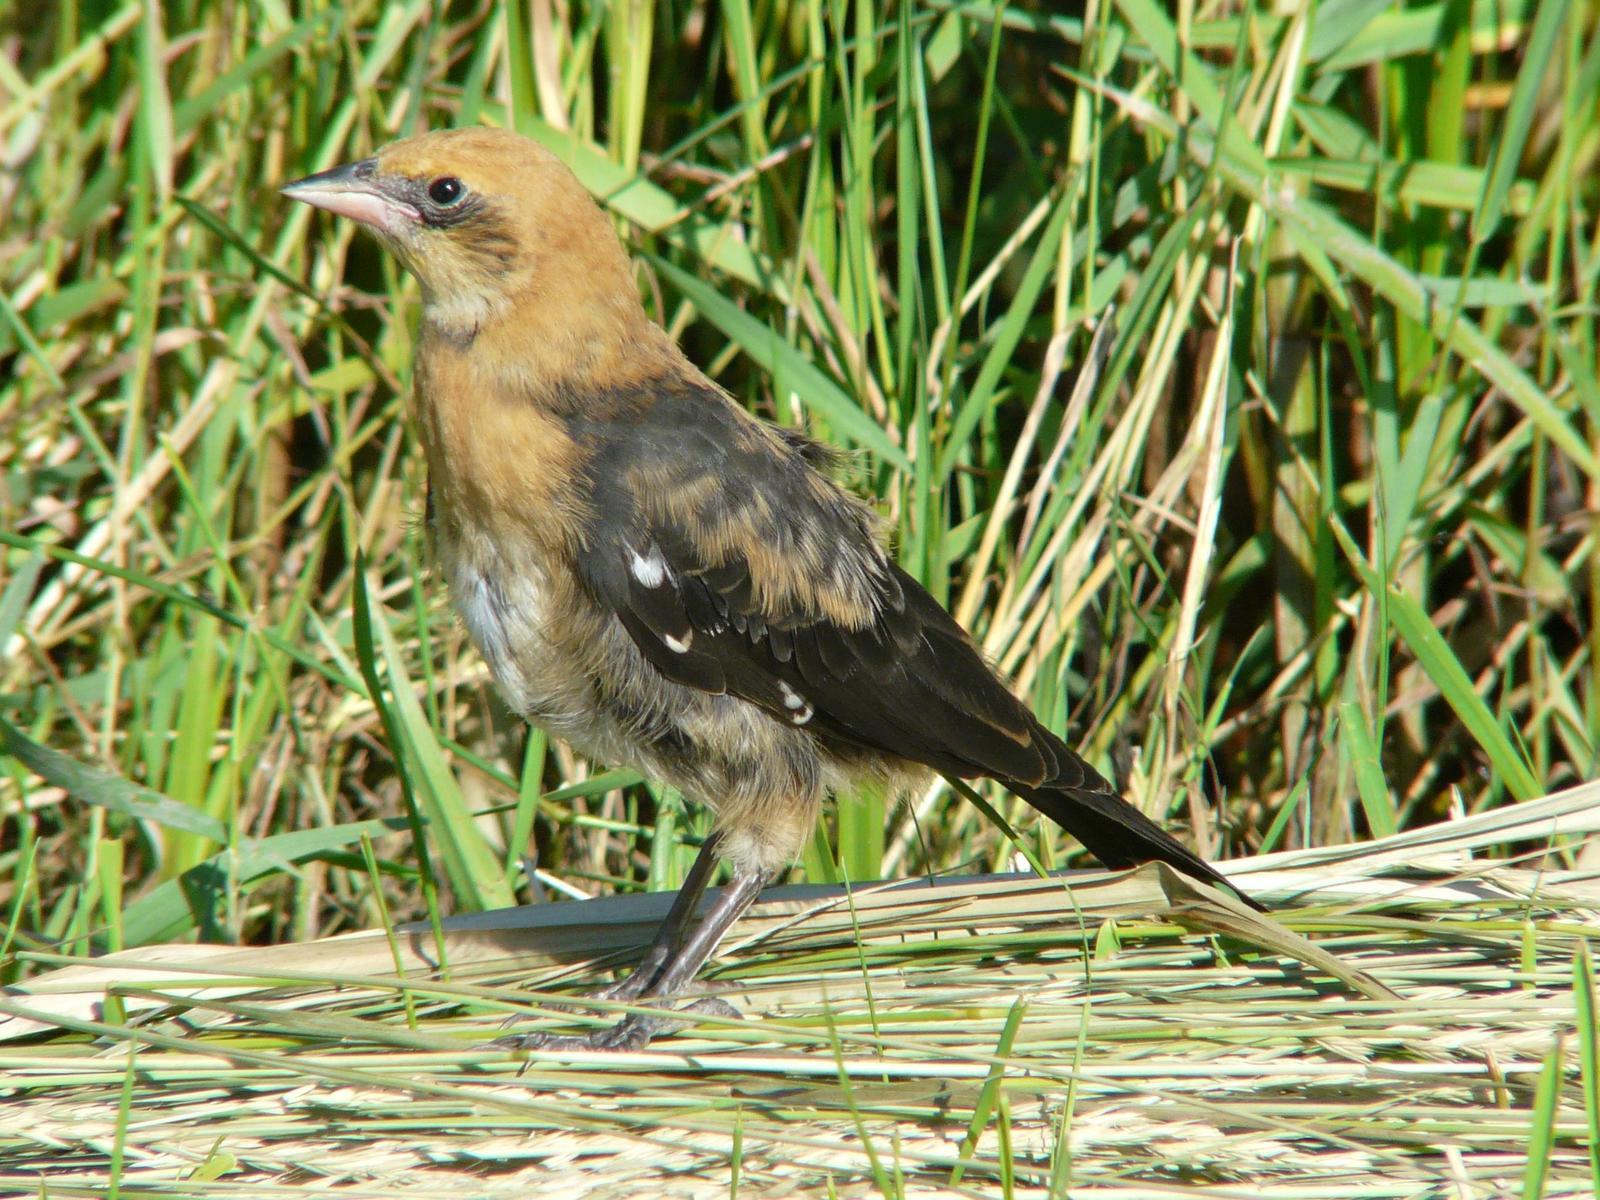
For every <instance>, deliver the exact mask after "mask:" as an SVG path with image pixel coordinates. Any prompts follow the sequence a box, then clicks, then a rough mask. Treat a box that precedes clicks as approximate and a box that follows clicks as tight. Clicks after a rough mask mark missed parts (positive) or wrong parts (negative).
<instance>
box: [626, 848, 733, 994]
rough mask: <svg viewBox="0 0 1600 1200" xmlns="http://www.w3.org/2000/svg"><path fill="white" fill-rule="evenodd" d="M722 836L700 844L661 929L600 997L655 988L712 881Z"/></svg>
mask: <svg viewBox="0 0 1600 1200" xmlns="http://www.w3.org/2000/svg"><path fill="white" fill-rule="evenodd" d="M722 838H723V835H722V831H721V830H717V831H716V832H714V833H712V835H711V836H710V837H708V838H707V839H706V840H705V842H704V844H702V845H701V847H700V854H699V855H698V857H696V858H695V860H694V865H693V866H691V867H690V868H689V874H688V875H686V876H685V877H684V880H683V886H682V887H680V888H679V889H678V894H677V895H676V896H675V897H673V900H672V908H671V909H670V910H668V912H667V916H666V920H664V921H662V922H661V928H659V929H658V930H656V936H655V939H654V940H653V941H652V942H651V943H650V946H649V949H647V950H646V951H645V952H644V957H643V958H642V959H640V960H639V965H638V966H636V967H635V968H634V969H633V970H632V971H631V972H630V973H629V975H628V977H627V978H626V979H621V980H618V981H617V982H616V983H614V984H612V985H611V986H610V987H608V988H604V989H602V990H601V991H599V992H597V993H595V994H596V995H597V996H598V997H599V998H600V999H602V1000H637V999H638V998H639V997H640V996H648V995H651V994H652V993H653V992H654V991H655V987H654V985H655V982H656V980H657V979H659V978H660V977H661V973H662V971H664V970H665V969H666V966H667V963H668V962H669V961H670V960H671V959H672V956H673V954H674V953H675V952H676V951H677V949H678V946H679V944H680V943H681V942H682V941H683V935H684V932H685V931H686V930H687V929H688V927H689V922H690V921H691V920H692V919H693V917H694V911H695V909H697V908H699V907H700V900H701V898H702V897H703V896H704V895H705V894H706V884H708V883H710V882H711V875H712V873H713V872H714V871H715V870H716V869H717V848H718V847H719V846H721V845H722Z"/></svg>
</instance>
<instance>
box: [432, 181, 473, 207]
mask: <svg viewBox="0 0 1600 1200" xmlns="http://www.w3.org/2000/svg"><path fill="white" fill-rule="evenodd" d="M466 194H467V185H466V184H464V183H462V182H461V180H459V179H457V178H456V177H455V176H454V175H442V176H440V177H439V178H438V179H435V180H434V181H433V182H432V183H430V184H429V185H428V199H429V200H432V201H433V202H434V203H435V204H437V205H439V206H440V207H443V208H447V207H449V206H450V205H452V204H456V203H458V202H459V201H460V200H461V198H462V197H463V196H465V195H466Z"/></svg>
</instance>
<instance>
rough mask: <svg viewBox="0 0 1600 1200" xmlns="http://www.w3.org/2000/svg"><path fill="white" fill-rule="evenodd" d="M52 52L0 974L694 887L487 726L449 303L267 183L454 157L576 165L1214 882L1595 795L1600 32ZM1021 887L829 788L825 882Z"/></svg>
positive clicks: (30, 361) (928, 8)
mask: <svg viewBox="0 0 1600 1200" xmlns="http://www.w3.org/2000/svg"><path fill="white" fill-rule="evenodd" d="M30 7H31V6H26V5H18V6H13V7H12V8H10V9H9V10H8V11H7V14H6V15H5V16H3V17H0V26H3V27H4V28H3V32H4V36H3V37H0V153H3V155H4V169H3V171H0V207H3V209H4V211H5V212H6V218H5V223H4V227H3V229H0V363H3V364H4V367H5V369H4V371H3V372H0V463H3V475H0V542H3V546H0V554H3V557H0V642H3V644H4V647H5V652H4V658H3V660H0V662H3V665H0V672H3V673H0V716H3V718H4V720H5V722H6V723H5V725H4V726H0V736H3V737H4V749H5V751H6V753H5V754H4V755H0V918H3V920H4V929H5V937H4V949H5V950H6V951H8V952H10V953H11V954H12V955H13V956H12V957H10V958H8V959H7V961H6V964H5V966H4V967H3V969H0V970H3V972H4V977H5V978H14V977H16V975H17V974H18V973H20V972H22V971H24V970H26V969H27V968H26V967H25V965H24V964H23V962H22V961H21V960H19V959H17V958H16V957H14V955H15V952H17V951H25V950H28V949H30V948H52V949H63V950H67V951H70V952H85V951H89V950H91V949H104V948H108V947H118V946H123V945H138V944H144V943H148V942H152V941H159V940H167V939H174V938H184V937H189V936H194V935H197V934H198V935H199V936H203V937H206V938H213V939H224V940H230V939H237V940H244V941H253V942H262V941H282V940H288V939H293V938H305V937H310V936H314V935H317V934H320V933H326V932H333V931H336V930H339V929H343V928H352V927H371V926H374V925H377V924H380V923H382V922H383V921H385V920H392V919H399V918H403V917H412V916H416V915H419V914H420V913H422V912H424V911H426V910H428V909H434V910H435V911H437V910H440V909H443V910H457V911H459V910H467V909H472V908H479V907H491V906H496V905H502V904H508V903H513V902H517V901H525V900H528V899H531V898H534V897H540V896H551V895H559V894H565V893H573V894H592V893H596V892H601V891H607V890H613V889H619V888H622V889H629V888H640V887H649V888H661V887H670V886H673V885H675V884H676V882H677V880H678V878H679V876H680V875H681V872H682V871H683V869H684V868H685V866H686V864H687V862H688V861H689V859H690V858H691V857H692V854H693V847H694V843H695V841H696V840H697V838H698V836H699V835H700V834H701V833H703V831H704V829H705V816H704V814H702V813H699V812H696V811H694V810H692V809H690V808H688V807H686V806H685V805H684V804H683V803H682V801H681V799H680V798H679V797H676V796H673V795H671V794H663V793H661V792H658V791H656V790H654V789H652V788H651V787H650V786H649V785H647V784H643V783H640V782H638V781H636V780H635V778H634V777H633V776H631V775H628V774H626V773H618V772H606V771H605V768H606V767H607V766H608V764H596V765H594V766H593V767H591V766H589V765H588V764H583V763H581V762H576V761H574V760H573V759H572V757H571V756H570V754H569V753H568V752H567V751H566V750H565V749H564V748H562V747H559V746H554V745H546V743H545V742H544V740H543V739H542V738H540V737H537V736H536V737H533V738H532V739H529V738H528V737H526V736H525V733H524V730H523V729H522V728H521V727H520V726H519V725H518V723H517V722H515V721H514V720H512V719H510V718H508V716H507V715H506V713H505V712H504V710H503V709H501V708H499V707H498V706H497V704H496V702H495V701H494V700H493V699H492V698H491V693H490V691H489V689H488V688H487V687H486V683H485V678H484V673H483V670H482V667H481V665H480V664H479V662H478V661H477V659H476V658H475V656H474V655H473V654H472V653H471V652H470V650H469V648H468V647H467V646H466V645H465V643H464V640H463V636H462V634H461V632H460V630H459V629H458V627H457V626H456V624H455V623H454V621H453V619H452V618H451V616H450V615H449V613H448V611H447V609H446V608H445V607H444V604H443V597H442V595H441V591H440V589H439V587H438V586H436V584H435V583H434V581H432V580H431V579H430V577H429V570H428V551H427V547H426V539H425V537H424V532H423V529H422V527H421V520H420V513H421V509H422V489H423V476H422V469H421V464H420V460H419V455H418V451H417V446H416V443H415V440H414V438H413V437H412V435H411V434H410V432H409V431H408V429H407V425H406V418H405V404H406V394H407V390H408V386H409V362H410V351H411V338H412V328H413V324H414V320H415V317H416V309H417V296H416V290H415V287H414V285H413V284H412V283H411V281H410V280H409V279H406V278H404V277H402V276H401V275H399V274H398V273H397V271H396V268H395V267H394V265H393V264H392V263H391V262H389V261H388V260H387V259H386V258H385V257H384V256H383V255H382V254H381V253H380V252H379V251H378V249H377V247H376V246H375V245H374V244H373V243H372V242H371V241H370V240H368V239H365V238H363V237H361V236H358V235H355V234H353V232H352V230H351V229H350V228H349V226H348V225H343V224H339V223H335V222H331V221H328V220H326V219H325V218H323V217H321V216H317V215H313V214H312V213H310V212H309V211H308V210H306V209H304V208H302V207H299V206H292V205H290V204H288V203H287V202H285V201H282V200H281V199H280V198H279V197H278V196H277V195H276V192H275V185H276V184H277V183H279V182H282V181H285V180H287V179H290V178H293V177H296V176H299V175H302V174H305V173H308V172H310V171H314V170H319V169H323V168H325V167H328V166H331V165H334V164H336V163H338V162H342V161H346V160H349V159H352V158H355V157H359V156H362V155H365V154H367V153H369V152H370V151H371V150H372V149H373V148H374V147H375V146H377V145H380V144H381V143H383V142H384V141H386V140H389V139H390V138H393V137H396V136H399V135H402V134H405V133H408V132H412V131H415V130H420V129H423V128H435V127H441V126H448V125H462V124H471V123H474V122H481V121H487V122H492V123H496V124H510V125H514V126H515V127H517V128H519V129H522V130H523V131H525V132H527V133H529V134H530V135H532V136H534V137H536V138H539V139H540V140H541V141H543V142H544V143H545V144H546V145H548V146H550V147H552V148H553V149H555V150H556V151H557V152H558V153H560V154H561V155H563V156H564V157H565V158H566V159H567V160H568V161H569V162H570V163H571V164H572V166H573V167H574V169H575V170H576V171H577V172H578V173H579V175H580V176H581V177H582V178H583V180H584V181H585V183H586V184H587V185H588V186H589V187H590V188H591V189H592V190H593V192H594V193H595V195H596V196H597V197H598V198H599V199H600V200H601V201H602V202H603V203H604V204H606V205H607V206H608V207H609V208H610V209H611V210H612V211H613V212H614V213H615V215H616V218H617V224H618V228H619V230H621V231H622V232H623V233H624V234H625V236H626V237H627V239H628V241H629V244H630V246H631V247H632V248H633V249H634V250H635V251H636V253H637V255H638V261H639V266H640V284H641V287H642V289H643V291H644V294H645V296H646V297H647V303H649V305H650V306H651V307H652V309H653V311H654V312H655V313H656V315H658V316H659V318H660V319H661V320H662V321H663V322H664V323H665V324H666V325H667V326H668V327H669V328H670V329H672V330H673V332H674V333H675V334H677V335H678V336H680V337H681V338H682V339H683V340H684V342H685V343H686V345H687V346H688V347H689V349H690V351H691V353H692V354H693V355H694V356H695V357H696V358H697V360H698V361H700V362H701V363H702V364H704V365H705V366H706V367H707V368H708V370H709V371H710V373H711V374H712V375H713V376H714V377H715V378H716V379H718V380H719V381H720V382H721V383H723V384H724V385H725V386H726V387H728V388H729V389H730V390H731V391H732V392H733V393H734V394H735V395H736V396H738V397H739V398H740V399H741V400H743V401H745V402H746V403H748V404H749V405H750V406H751V407H752V408H753V409H755V410H757V411H760V412H762V413H764V414H765V415H767V416H770V417H772V418H774V419H776V420H779V421H782V422H786V423H796V424H803V425H805V426H806V427H807V428H808V429H809V430H811V431H812V432H813V433H815V434H816V435H818V436H821V437H823V438H826V439H829V440H833V441H836V442H838V443H840V444H843V445H845V446H848V447H851V448H853V449H854V450H855V451H857V453H855V454H853V455H852V456H851V457H850V458H849V460H848V462H847V466H846V473H847V474H848V476H849V478H850V482H851V483H852V484H853V485H854V486H856V487H858V488H860V489H862V490H863V491H865V492H867V493H869V494H871V495H873V496H874V497H876V498H877V500H878V502H879V504H880V507H881V510H882V512H883V513H884V515H885V518H886V521H887V524H888V526H889V527H890V528H891V529H892V531H893V535H894V539H895V550H896V553H897V554H898V555H899V557H900V559H901V561H902V562H903V563H904V564H905V565H906V567H907V569H909V570H910V571H911V572H912V573H913V574H915V575H916V576H918V577H919V578H921V579H922V580H924V581H925V582H926V583H927V584H928V585H929V586H930V587H931V588H932V589H933V590H934V591H935V592H936V593H937V594H938V595H940V596H941V598H943V599H945V600H947V601H948V602H949V603H950V604H951V605H952V607H953V608H954V609H955V611H956V612H957V613H958V615H960V616H961V617H962V619H963V620H965V621H966V622H968V623H969V625H970V626H971V628H972V629H973V630H974V632H975V634H976V635H977V636H978V637H979V639H980V640H981V641H982V642H983V644H984V646H985V648H986V650H987V651H988V652H989V653H990V654H991V655H992V656H993V658H994V659H995V661H996V662H998V663H999V664H1000V665H1001V666H1002V667H1003V668H1004V669H1005V670H1006V671H1007V672H1008V673H1009V674H1010V675H1011V677H1013V678H1014V679H1016V680H1017V682H1018V686H1019V688H1020V689H1021V690H1022V691H1023V692H1025V693H1026V694H1027V695H1028V696H1029V697H1030V699H1031V700H1032V702H1033V703H1034V704H1035V705H1036V706H1037V707H1038V709H1039V711H1040V712H1041V713H1042V714H1044V716H1045V717H1046V719H1047V721H1048V722H1049V723H1051V724H1052V725H1053V726H1055V727H1056V728H1058V729H1062V730H1064V731H1065V732H1066V734H1067V736H1068V737H1069V739H1070V740H1072V741H1073V742H1074V743H1075V744H1078V745H1081V746H1082V747H1083V748H1084V749H1085V752H1086V753H1087V754H1088V755H1089V756H1090V757H1091V758H1093V759H1094V760H1095V761H1097V762H1098V763H1099V764H1100V765H1101V766H1102V767H1103V768H1104V769H1105V770H1106V771H1108V772H1111V773H1113V774H1114V775H1115V777H1116V778H1118V779H1119V780H1121V781H1122V782H1123V783H1124V785H1125V787H1126V791H1127V794H1128V796H1129V797H1130V799H1132V800H1133V801H1134V802H1136V803H1138V804H1139V805H1141V806H1142V807H1143V808H1145V810H1146V811H1148V812H1151V813H1153V814H1156V815H1158V816H1159V817H1160V818H1162V819H1163V820H1166V821H1168V822H1170V823H1172V824H1174V825H1178V826H1188V827H1191V828H1192V829H1193V831H1194V833H1193V836H1194V838H1195V840H1196V842H1197V843H1198V844H1199V845H1200V847H1201V848H1202V849H1203V850H1205V851H1206V852H1208V853H1211V854H1214V855H1217V856H1230V855H1245V854H1250V853H1253V852H1256V851H1259V850H1263V849H1269V848H1274V847H1277V848H1281V847H1285V846H1290V845H1298V844H1307V843H1310V844H1322V843H1329V842H1335V841H1343V840H1350V839H1355V838H1361V837H1364V836H1367V835H1370V834H1376V833H1387V832H1391V831H1393V830H1396V829H1399V828H1404V827H1407V826H1411V825H1418V824H1426V823H1430V822H1434V821H1438V820H1441V819H1444V818H1446V817H1447V816H1448V815H1449V813H1450V812H1451V811H1452V810H1455V809H1458V808H1460V809H1467V810H1477V809H1482V808H1485V807H1490V806H1495V805H1502V804H1508V803H1514V802H1516V801H1518V800H1522V799H1526V798H1529V797H1532V796H1535V795H1539V794H1541V793H1543V792H1546V791H1549V790H1553V789H1556V788H1559V787H1561V786H1563V785H1567V784H1571V783H1573V782H1575V781H1578V780H1581V779H1586V778H1590V777H1592V776H1593V775H1594V774H1595V758H1596V754H1595V746H1596V733H1597V730H1600V705H1597V697H1596V694H1595V668H1596V663H1597V660H1600V623H1597V621H1596V620H1595V617H1596V605H1597V592H1596V587H1595V583H1596V580H1597V578H1600V546H1597V544H1596V530H1595V521H1594V515H1593V514H1594V512H1595V508H1596V505H1595V498H1596V476H1597V473H1600V448H1597V419H1600V387H1597V383H1596V370H1595V355H1596V340H1595V315H1596V310H1595V295H1596V276H1597V272H1600V226H1597V222H1596V215H1597V209H1600V205H1597V190H1600V174H1597V171H1596V155H1597V152H1600V120H1597V117H1600V107H1597V96H1600V39H1597V37H1596V32H1597V23H1596V5H1595V4H1594V3H1593V0H1538V2H1535V0H1500V2H1495V3H1488V2H1485V3H1472V2H1470V0H1445V2H1443V3H1436V4H1410V5H1406V4H1395V3H1390V2H1388V0H1377V2H1373V0H1327V2H1324V3H1310V2H1308V3H1305V4H1301V5H1295V4H1278V5H1266V4H1257V5H1247V4H1238V3H1232V2H1220V3H1215V4H1192V3H1187V2H1184V3H1178V4H1176V5H1174V6H1170V7H1169V6H1167V5H1164V4H1161V3H1159V2H1157V0H1105V2H1100V0H1090V2H1089V3H1088V4H1087V5H1086V6H1083V7H1081V8H1079V9H1076V10H1075V11H1073V12H1072V13H1069V14H1062V13H1061V12H1060V11H1059V10H1058V6H1056V5H1054V4H1050V3H1035V4H1029V3H1018V4H1014V5H1010V6H1005V5H1002V6H998V7H997V6H994V5H990V4H983V3H973V4H948V3H932V4H901V5H895V4H891V3H888V2H887V0H863V2H860V3H856V4H854V5H847V4H844V3H836V4H827V3H822V2H821V0H756V2H754V3H751V2H750V0H720V2H719V3H708V2H704V0H663V2H661V3H657V4H652V3H648V2H638V0H617V2H613V3H609V4H608V3H603V2H596V3H590V2H588V0H570V2H567V3H561V2H557V0H532V2H531V3H530V4H528V5H526V6H521V5H515V4H512V5H506V4H502V3H499V2H493V3H467V4H449V5H443V4H441V5H435V4H432V3H429V2H427V0H401V2H398V3H387V2H385V3H379V2H377V0H366V2H363V0H355V2H352V3H322V2H320V0H317V2H311V3H295V4H285V3H280V2H276V0H250V2H244V0H240V2H236V3H210V2H200V0H187V2H184V0H178V2H172V3H167V4H164V5H150V6H148V7H145V6H141V5H139V4H125V5H118V4H116V3H90V2H74V0H66V2H63V3H62V4H59V5H57V6H54V7H53V8H47V9H43V10H40V11H37V12H32V13H31V14H30V13H25V12H24V11H23V10H24V9H28V8H30ZM1097 331H1099V334H1100V339H1101V340H1100V341H1099V342H1098V343H1095V337H1096V332H1097ZM1092 343H1095V344H1096V345H1097V347H1098V354H1092V353H1091V344H1092ZM1091 364H1097V367H1096V366H1095V365H1091ZM990 795H991V799H992V800H993V802H994V803H995V804H996V805H997V806H998V807H1000V808H1001V810H1002V811H1004V812H1006V813H1007V814H1009V815H1010V816H1011V817H1013V818H1014V819H1015V820H1016V822H1017V824H1018V827H1019V828H1020V829H1021V830H1022V836H1023V837H1025V838H1026V839H1027V840H1028V842H1029V843H1030V848H1032V849H1033V850H1035V851H1036V852H1037V853H1038V854H1040V855H1041V857H1042V858H1043V859H1044V860H1045V861H1046V862H1048V863H1055V864H1059V863H1064V862H1067V861H1071V859H1072V856H1073V855H1074V854H1075V853H1076V850H1075V847H1073V846H1072V844H1071V843H1070V842H1068V841H1067V840H1065V839H1063V838H1061V837H1060V836H1059V834H1058V832H1057V831H1055V830H1053V829H1049V828H1041V827H1038V826H1037V825H1035V824H1034V823H1032V822H1031V820H1027V819H1025V816H1024V813H1023V812H1022V811H1021V810H1020V808H1019V807H1018V806H1017V805H1016V803H1015V802H1014V801H1012V800H1011V799H1010V798H1009V797H1006V796H1004V795H1003V794H1002V793H998V792H996V793H991V794H990ZM423 825H427V826H428V838H427V841H426V845H427V846H428V847H429V852H428V854H427V855H424V854H422V853H421V851H420V848H419V846H420V843H419V842H418V841H417V839H416V837H415V834H416V833H417V831H418V830H419V829H420V827H421V826H423ZM835 847H837V849H835ZM1011 861H1012V848H1011V847H1010V845H1009V844H1008V843H1007V841H1006V840H1005V838H1004V837H1003V836H1002V834H1000V833H999V832H998V831H997V830H996V829H995V828H994V826H993V825H991V824H990V823H989V822H987V821H986V820H985V819H984V818H983V817H982V816H981V815H979V814H978V813H976V812H975V810H974V809H973V808H972V807H971V806H969V805H967V804H966V803H964V802H962V801H960V800H958V799H956V798H953V797H951V796H950V795H949V793H948V792H947V791H940V792H930V793H929V794H928V795H927V796H924V797H920V798H917V801H916V802H915V803H913V804H911V805H909V806H906V807H902V808H900V809H898V810H892V809H891V810H888V811H886V810H885V805H884V802H883V798H882V797H870V796H869V797H858V798H855V799H853V800H852V801H851V802H850V803H847V804H844V805H842V806H841V807H840V809H839V811H838V814H837V816H836V817H834V818H832V819H831V820H830V823H829V825H828V827H827V828H826V829H824V830H822V831H819V838H818V842H817V845H816V846H815V847H813V849H812V851H811V853H810V854H808V856H807V861H806V864H805V865H806V869H807V870H808V872H810V873H811V875H812V876H813V877H814V878H815V877H822V878H828V877H837V876H846V877H849V878H851V879H863V878H872V877H877V876H879V875H882V874H905V873H908V872H918V871H926V870H933V869H949V868H957V867H959V868H965V869H975V868H994V867H1004V866H1006V865H1007V864H1009V863H1010V862H1011Z"/></svg>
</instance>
